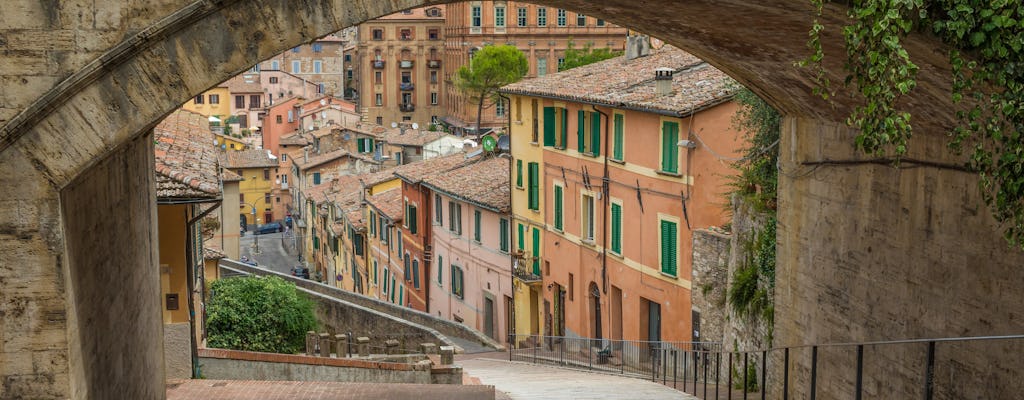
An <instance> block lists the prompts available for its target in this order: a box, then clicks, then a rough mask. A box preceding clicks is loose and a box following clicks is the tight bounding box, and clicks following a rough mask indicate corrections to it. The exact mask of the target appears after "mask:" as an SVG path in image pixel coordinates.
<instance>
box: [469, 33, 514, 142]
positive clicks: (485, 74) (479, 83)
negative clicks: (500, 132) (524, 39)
mask: <svg viewBox="0 0 1024 400" xmlns="http://www.w3.org/2000/svg"><path fill="white" fill-rule="evenodd" d="M529 69H530V66H529V63H527V61H526V56H524V55H523V52H521V51H519V49H517V48H516V47H515V46H509V45H500V46H494V45H491V46H484V48H482V49H480V50H479V51H477V52H476V53H475V54H474V55H473V58H472V59H471V60H470V61H469V65H464V66H462V67H459V69H458V70H456V71H455V86H456V87H457V88H458V89H459V90H460V91H462V93H463V94H465V95H466V96H467V97H469V99H470V100H472V101H474V102H476V103H477V113H476V131H477V133H478V134H479V132H480V117H481V115H482V114H483V109H484V102H485V101H488V100H490V101H491V103H492V104H493V103H495V102H497V101H500V99H499V98H498V97H497V95H498V88H500V87H502V86H505V85H508V84H510V83H515V82H518V81H519V80H520V79H523V76H525V75H526V72H527V71H529Z"/></svg>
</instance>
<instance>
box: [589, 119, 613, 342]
mask: <svg viewBox="0 0 1024 400" xmlns="http://www.w3.org/2000/svg"><path fill="white" fill-rule="evenodd" d="M590 107H591V108H592V109H593V110H594V111H597V113H598V114H601V115H603V116H604V120H605V124H604V143H605V151H604V152H603V153H604V155H603V158H604V175H603V176H602V177H601V199H602V200H601V204H602V206H601V213H602V214H603V217H601V225H602V229H601V236H603V238H602V239H601V290H602V291H604V293H605V294H608V187H609V179H608V151H609V150H611V146H609V145H608V144H609V143H608V125H610V122H611V119H609V118H608V114H605V112H604V111H601V110H599V109H597V106H594V105H591V106H590ZM606 308H608V309H609V315H610V314H611V307H606ZM608 322H609V324H610V323H611V319H609V320H608ZM609 326H610V325H609Z"/></svg>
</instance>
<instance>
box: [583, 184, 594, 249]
mask: <svg viewBox="0 0 1024 400" xmlns="http://www.w3.org/2000/svg"><path fill="white" fill-rule="evenodd" d="M582 213H583V214H582V215H583V218H582V219H583V221H582V223H583V226H581V227H580V229H581V232H582V234H581V235H580V238H581V239H583V240H589V241H591V242H592V241H594V196H592V195H589V194H584V195H583V210H582Z"/></svg>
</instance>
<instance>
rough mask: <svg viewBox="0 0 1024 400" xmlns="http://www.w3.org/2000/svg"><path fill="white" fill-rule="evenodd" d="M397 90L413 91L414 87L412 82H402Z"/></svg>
mask: <svg viewBox="0 0 1024 400" xmlns="http://www.w3.org/2000/svg"><path fill="white" fill-rule="evenodd" d="M398 88H399V89H401V90H406V91H408V90H413V89H415V88H416V85H413V84H412V82H402V83H400V84H399V85H398Z"/></svg>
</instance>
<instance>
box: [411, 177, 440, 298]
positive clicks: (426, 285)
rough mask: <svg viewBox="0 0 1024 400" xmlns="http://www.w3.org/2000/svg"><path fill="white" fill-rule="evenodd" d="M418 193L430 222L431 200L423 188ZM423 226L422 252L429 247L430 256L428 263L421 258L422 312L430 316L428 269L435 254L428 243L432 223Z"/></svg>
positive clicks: (432, 226)
mask: <svg viewBox="0 0 1024 400" xmlns="http://www.w3.org/2000/svg"><path fill="white" fill-rule="evenodd" d="M419 192H420V202H422V204H423V208H424V209H426V210H427V212H425V213H423V214H426V215H427V216H428V218H427V220H428V221H429V220H430V219H429V216H430V215H431V213H430V212H431V211H434V212H436V211H435V210H433V209H432V208H428V207H432V206H433V203H432V202H431V201H430V200H431V199H429V198H427V197H428V194H425V193H424V192H425V191H424V190H423V186H420V187H419ZM419 217H420V216H419V215H417V216H416V218H419ZM416 225H417V226H418V225H419V221H416ZM425 225H426V227H424V229H423V250H424V252H426V249H427V246H430V253H431V254H430V260H429V261H428V260H427V258H426V257H423V278H424V279H423V283H424V285H423V310H424V311H425V312H426V313H427V314H430V276H431V275H430V271H431V269H430V267H432V266H433V265H434V257H435V254H433V253H434V252H435V249H434V246H433V245H431V243H428V242H430V241H431V240H430V237H431V236H432V234H433V230H434V224H433V223H427V224H425ZM427 227H429V228H427Z"/></svg>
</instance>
